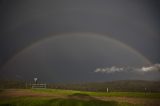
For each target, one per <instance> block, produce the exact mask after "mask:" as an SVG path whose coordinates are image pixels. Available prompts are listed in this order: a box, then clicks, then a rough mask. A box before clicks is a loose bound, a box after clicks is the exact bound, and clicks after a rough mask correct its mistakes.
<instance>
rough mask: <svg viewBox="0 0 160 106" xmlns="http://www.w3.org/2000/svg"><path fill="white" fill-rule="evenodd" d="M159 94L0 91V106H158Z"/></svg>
mask: <svg viewBox="0 0 160 106" xmlns="http://www.w3.org/2000/svg"><path fill="white" fill-rule="evenodd" d="M159 101H160V93H147V94H145V93H143V92H109V93H107V92H86V91H74V90H59V89H5V90H0V106H159V105H160V102H159Z"/></svg>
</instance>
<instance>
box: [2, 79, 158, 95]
mask: <svg viewBox="0 0 160 106" xmlns="http://www.w3.org/2000/svg"><path fill="white" fill-rule="evenodd" d="M30 85H31V82H25V81H18V80H12V81H9V80H5V81H4V80H3V81H2V80H1V81H0V89H4V88H30V87H31V86H30ZM47 88H53V89H71V90H82V91H101V92H106V91H107V88H108V89H109V92H117V91H118V92H124V91H125V92H145V88H146V91H147V92H160V81H143V80H121V81H109V82H88V83H76V84H59V83H49V84H47Z"/></svg>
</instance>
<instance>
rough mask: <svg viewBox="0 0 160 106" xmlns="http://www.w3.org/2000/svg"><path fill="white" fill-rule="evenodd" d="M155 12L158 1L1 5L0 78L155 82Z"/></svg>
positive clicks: (159, 15)
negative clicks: (137, 80)
mask: <svg viewBox="0 0 160 106" xmlns="http://www.w3.org/2000/svg"><path fill="white" fill-rule="evenodd" d="M159 7H160V2H159V1H158V0H47V1H46V0H34V1H32V0H27V1H26V0H14V1H12V0H1V2H0V13H1V18H0V23H1V24H0V72H1V74H0V77H1V78H4V79H10V78H11V79H19V80H33V78H34V77H38V79H39V81H43V82H86V81H87V82H90V81H92V82H93V81H108V80H128V79H142V80H159V79H160V73H159V69H160V68H159V67H160V66H159V63H160V54H159V53H160V46H159V45H160V35H159V34H160V30H159V28H160V20H159V19H160V12H159V10H160V9H159ZM97 70H98V71H97ZM144 70H145V71H144ZM146 70H147V71H146ZM152 70H153V71H152ZM35 73H37V74H35Z"/></svg>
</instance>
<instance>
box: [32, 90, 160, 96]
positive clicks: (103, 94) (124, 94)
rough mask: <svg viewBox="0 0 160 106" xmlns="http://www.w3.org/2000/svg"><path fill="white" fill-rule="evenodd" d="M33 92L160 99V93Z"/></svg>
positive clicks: (40, 91) (39, 91)
mask: <svg viewBox="0 0 160 106" xmlns="http://www.w3.org/2000/svg"><path fill="white" fill-rule="evenodd" d="M32 92H38V93H49V94H51V93H54V94H58V95H72V94H75V93H82V94H87V95H90V96H106V97H135V98H160V93H146V94H145V93H144V92H109V93H107V92H87V91H75V90H59V89H33V90H32Z"/></svg>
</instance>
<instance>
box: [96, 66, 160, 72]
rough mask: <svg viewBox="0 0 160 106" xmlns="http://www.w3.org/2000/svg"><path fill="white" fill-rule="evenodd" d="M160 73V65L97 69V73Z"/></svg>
mask: <svg viewBox="0 0 160 106" xmlns="http://www.w3.org/2000/svg"><path fill="white" fill-rule="evenodd" d="M133 71H134V72H153V71H154V72H158V71H159V72H160V64H154V65H151V66H143V67H141V68H137V67H116V66H112V67H105V68H97V69H96V70H95V71H94V72H95V73H115V72H133Z"/></svg>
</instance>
